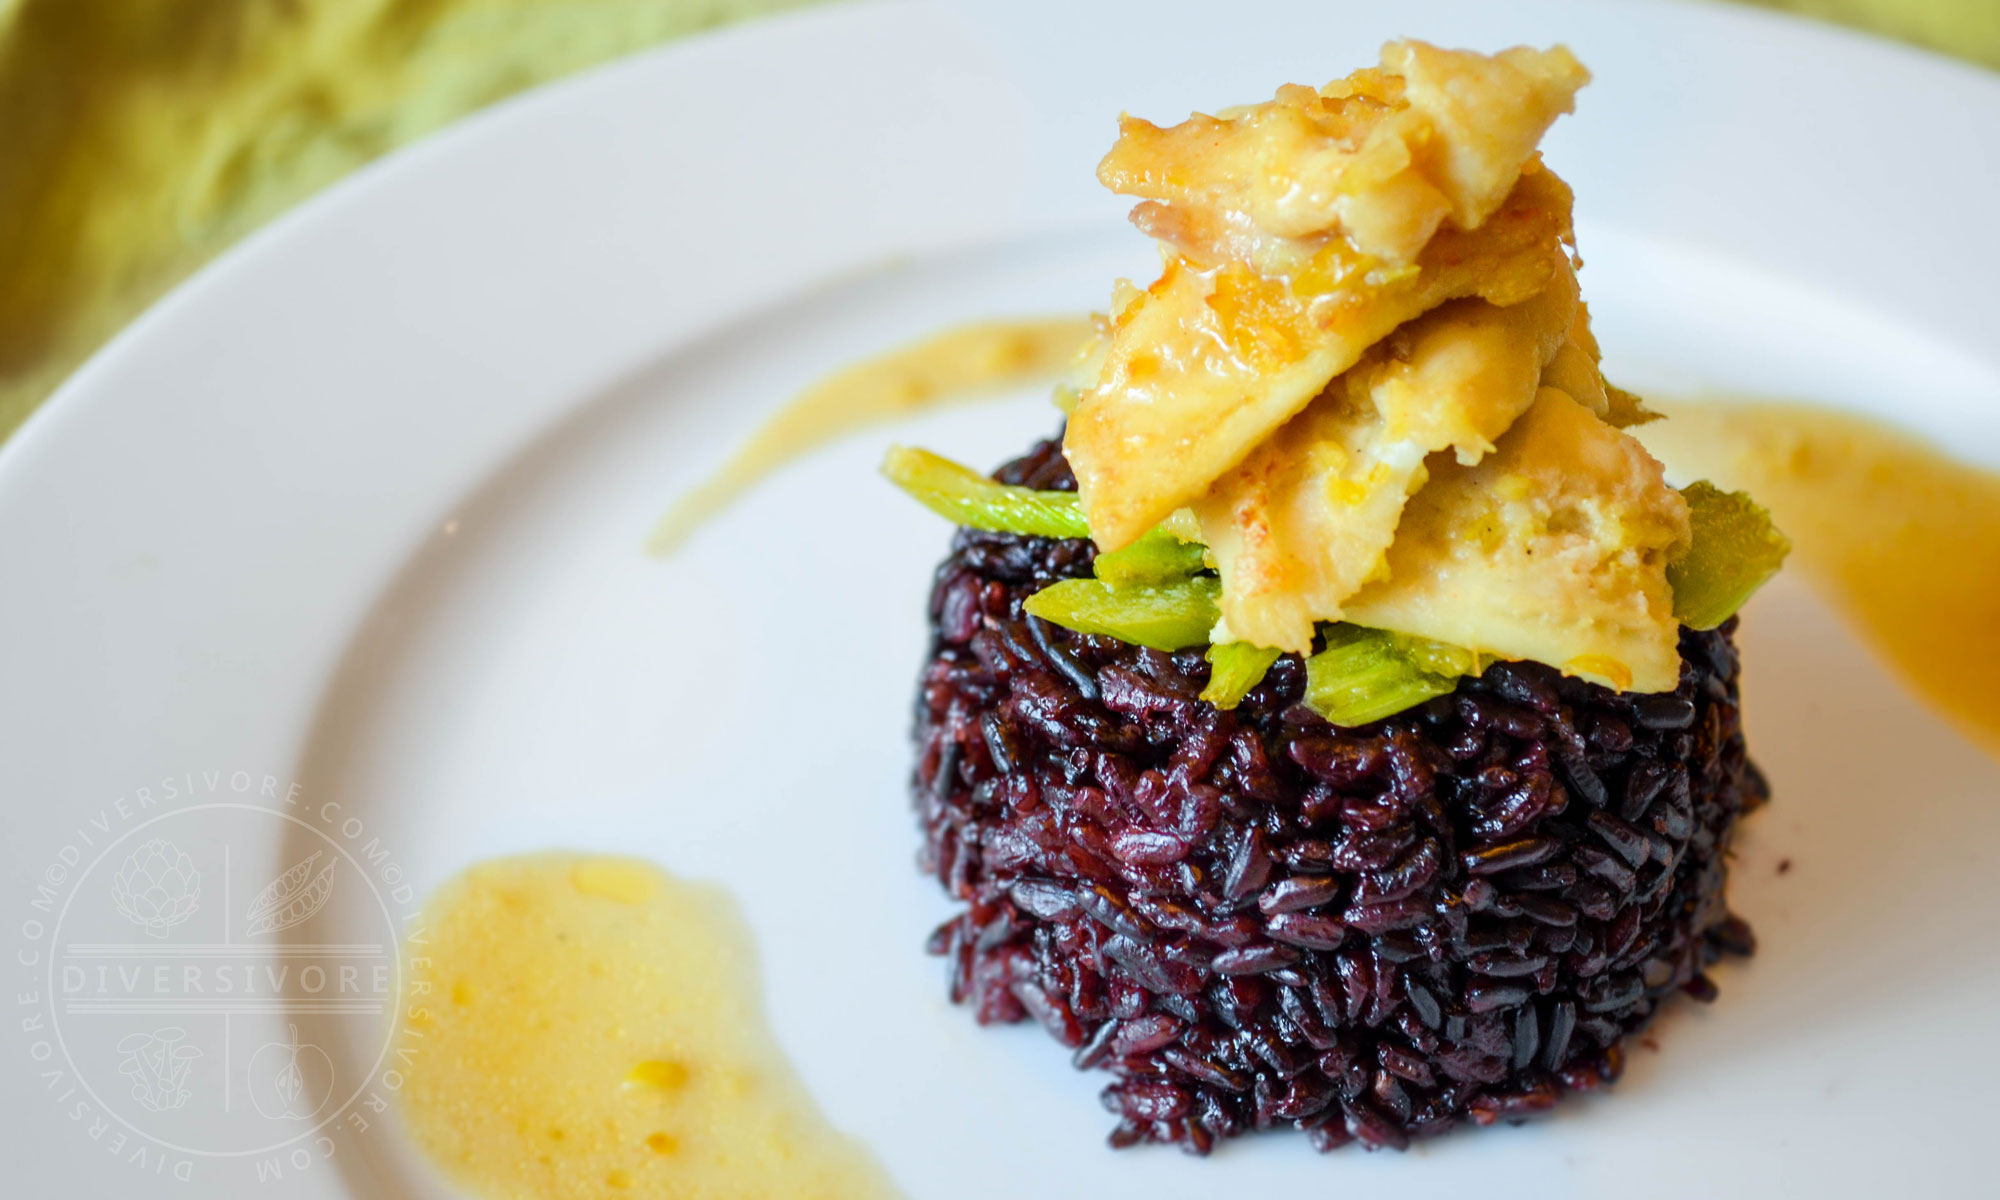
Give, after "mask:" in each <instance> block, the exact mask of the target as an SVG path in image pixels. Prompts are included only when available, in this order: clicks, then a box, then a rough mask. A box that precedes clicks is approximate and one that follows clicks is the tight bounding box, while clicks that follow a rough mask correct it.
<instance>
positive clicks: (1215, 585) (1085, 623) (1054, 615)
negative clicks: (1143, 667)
mask: <svg viewBox="0 0 2000 1200" xmlns="http://www.w3.org/2000/svg"><path fill="white" fill-rule="evenodd" d="M1221 592H1222V584H1221V581H1219V580H1217V579H1215V578H1213V577H1211V576H1199V577H1196V578H1194V579H1183V580H1180V581H1178V582H1175V583H1164V584H1127V585H1124V586H1120V585H1118V584H1114V583H1107V582H1105V581H1104V580H1102V579H1065V580H1063V581H1062V582H1060V583H1052V584H1050V585H1049V586H1047V587H1045V588H1043V589H1042V590H1041V591H1039V592H1036V593H1035V594H1034V595H1032V596H1030V597H1028V599H1027V602H1026V603H1025V604H1024V605H1023V607H1025V608H1026V609H1027V610H1028V611H1029V612H1030V613H1032V614H1034V615H1035V616H1038V617H1040V618H1041V619H1042V620H1044V621H1052V622H1054V623H1055V624H1057V625H1060V626H1062V627H1063V628H1064V629H1073V630H1075V631H1076V632H1078V633H1101V634H1108V635H1109V636H1111V637H1115V638H1117V639H1119V640H1120V641H1125V642H1131V643H1133V644H1135V645H1140V646H1150V647H1152V648H1153V649H1155V650H1185V649H1187V648H1188V647H1189V646H1200V645H1202V644H1204V643H1206V642H1207V641H1208V635H1209V631H1210V630H1211V629H1213V628H1214V627H1215V622H1216V621H1217V619H1219V618H1220V617H1221V615H1222V613H1221V610H1220V609H1218V608H1217V607H1216V598H1217V597H1218V596H1219V595H1221Z"/></svg>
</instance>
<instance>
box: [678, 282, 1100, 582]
mask: <svg viewBox="0 0 2000 1200" xmlns="http://www.w3.org/2000/svg"><path fill="white" fill-rule="evenodd" d="M1089 335H1090V320H1089V319H1088V318H1086V317H1051V318H1046V319H1041V320H1024V321H982V322H980V323H978V324H974V325H966V326H963V327H961V328H958V329H952V330H948V331H946V332H944V333H940V334H937V335H935V336H932V337H929V338H925V339H924V340H923V341H920V342H917V343H915V344H914V345H910V346H906V347H903V348H902V349H899V350H892V351H890V352H889V353H887V354H883V355H880V356H878V357H875V358H871V359H867V360H865V361H863V362H859V363H856V364H854V365H853V366H850V367H844V368H842V369H841V370H839V371H836V372H834V373H833V374H832V375H829V376H827V378H826V379H824V380H822V381H821V382H819V383H817V384H815V385H814V386H813V387H811V388H810V389H808V390H807V391H806V392H804V393H803V394H801V395H800V396H799V397H798V398H797V399H795V400H793V401H792V402H791V403H790V404H787V405H786V406H785V407H783V408H781V409H779V410H778V411H777V412H776V413H775V414H773V415H772V417H771V419H770V420H768V421H766V422H765V423H764V425H763V426H762V427H761V428H759V429H758V430H757V432H756V433H754V434H752V435H751V437H750V440H749V441H747V442H745V443H744V444H743V446H742V447H741V448H740V449H738V450H737V451H736V453H735V454H733V455H732V456H730V459H729V461H728V462H726V463H724V464H723V465H722V467H721V469H719V470H718V471H716V473H715V474H713V475H711V476H710V477H709V478H708V479H706V480H704V481H703V482H702V483H700V484H699V485H697V486H696V487H695V488H694V489H693V490H692V491H690V492H688V493H687V495H685V496H683V497H681V498H680V499H679V500H678V501H676V502H675V503H674V506H673V507H672V508H671V509H669V510H667V514H666V516H664V517H662V518H661V519H660V523H659V525H658V526H656V527H655V528H654V530H653V533H652V536H651V537H650V538H648V539H647V542H646V549H647V550H648V551H650V552H651V553H653V554H666V553H668V552H669V551H672V550H673V549H674V548H676V547H677V546H679V545H680V544H681V543H682V542H683V541H685V540H686V539H687V537H688V535H689V534H691V533H693V532H694V531H695V530H696V529H698V528H700V527H701V524H702V523H703V522H704V521H707V520H708V519H709V518H710V517H713V516H715V515H716V514H717V513H719V512H721V511H722V510H723V509H724V508H727V507H728V506H729V505H730V504H731V503H732V502H734V501H735V500H736V498H737V497H738V496H741V495H742V494H743V493H744V492H746V491H748V490H750V488H752V487H754V486H755V485H756V484H757V482H758V481H759V480H761V479H763V478H764V477H765V476H766V475H769V474H770V473H771V472H773V471H775V470H777V469H778V468H780V467H782V466H784V465H785V464H786V463H789V462H791V461H792V460H793V459H796V458H798V457H800V456H801V455H804V454H808V453H810V452H812V451H813V450H815V449H817V448H819V447H820V446H823V445H825V444H826V443H827V442H830V441H832V440H834V439H835V438H837V437H840V436H841V435H843V434H847V433H852V432H853V431H855V430H857V429H863V428H866V427H867V426H870V425H880V424H884V423H886V422H889V421H894V420H897V419H898V418H901V417H906V416H909V415H911V414H913V413H917V412H921V411H923V410H924V409H927V408H935V407H937V406H939V405H942V404H947V403H952V402H955V401H962V400H968V399H975V398H977V397H979V396H980V395H981V394H982V393H991V392H994V391H997V390H999V389H1001V388H1004V387H1007V386H1010V385H1013V384H1018V383H1024V382H1028V381H1030V380H1033V379H1037V378H1046V377H1049V376H1053V375H1054V374H1056V373H1057V372H1058V371H1060V370H1061V369H1062V368H1063V367H1065V366H1068V365H1069V364H1070V363H1071V362H1072V361H1073V360H1075V358H1076V357H1077V353H1078V351H1079V350H1080V349H1081V348H1082V346H1083V344H1084V342H1085V339H1087V338H1088V337H1089Z"/></svg>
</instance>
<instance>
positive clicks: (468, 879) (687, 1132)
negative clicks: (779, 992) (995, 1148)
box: [398, 854, 895, 1200]
mask: <svg viewBox="0 0 2000 1200" xmlns="http://www.w3.org/2000/svg"><path fill="white" fill-rule="evenodd" d="M748 947H749V933H748V931H747V930H746V929H744V928H743V926H742V923H741V921H740V920H739V918H738V917H737V915H736V913H735V910H734V908H733V906H732V905H731V903H730V902H729V900H728V898H727V897H726V896H725V895H723V894H722V893H721V892H720V891H717V890H716V889H713V888H709V887H699V886H694V885H690V884H686V883H682V882H680V881H677V880H675V879H673V878H672V877H670V876H668V875H667V874H666V873H665V872H662V871H661V870H659V869H658V868H656V867H654V866H652V865H651V864H648V863H644V862H639V861H636V860H632V859H624V858H600V857H588V856H577V855H563V854H548V855H536V856H530V857H523V858H506V859H497V860H494V861H490V862H486V863H482V864H480V865H477V866H474V867H472V868H471V869H470V870H468V871H466V872H465V873H464V874H462V875H460V876H459V877H458V878H457V879H455V880H453V881H452V882H450V883H448V884H447V885H445V887H444V888H442V889H441V890H440V891H439V892H438V893H437V895H436V896H434V897H433V898H432V899H431V901H430V904H429V906H428V908H427V909H426V910H425V913H424V917H423V920H422V923H421V926H420V928H419V929H418V930H416V931H414V932H413V933H412V934H411V937H410V938H409V940H408V944H407V945H406V948H405V954H406V957H407V960H408V964H409V969H408V970H407V971H406V978H407V979H408V980H409V983H408V985H407V991H406V993H405V996H404V1000H403V1007H402V1025H401V1027H400V1028H399V1029H398V1049H399V1051H400V1052H401V1056H402V1058H403V1059H404V1060H405V1064H404V1066H403V1068H402V1070H403V1075H404V1085H403V1088H402V1101H403V1116H404V1119H405V1122H406V1124H407V1126H408V1128H409V1130H410V1132H411V1134H412V1135H413V1136H414V1138H415V1140H416V1142H417V1143H418V1144H419V1145H420V1146H422V1147H423V1148H424V1150H425V1151H427V1152H428V1153H429V1154H430V1155H431V1156H432V1157H433V1158H434V1159H435V1160H436V1161H437V1162H438V1163H439V1164H440V1165H441V1166H442V1167H443V1168H444V1169H445V1171H446V1172H447V1173H449V1174H450V1175H451V1176H452V1177H453V1178H454V1179H455V1180H456V1181H458V1182H459V1183H460V1184H461V1185H462V1186H464V1187H465V1188H467V1189H468V1190H469V1191H471V1192H473V1193H475V1194H477V1195H481V1196H488V1197H494V1198H495V1200H582V1198H585V1197H590V1198H603V1197H613V1198H616V1197H628V1196H646V1197H663V1196H671V1197H675V1198H677V1200H705V1198H708V1197H744V1196H759V1197H763V1196H772V1197H775V1196H785V1197H795V1196H796V1197H818V1198H823V1200H862V1198H882V1197H890V1196H893V1195H894V1194H895V1189H894V1188H893V1186H892V1185H891V1184H890V1183H889V1182H888V1179H887V1176H886V1175H884V1174H883V1172H882V1170H881V1169H880V1168H879V1167H878V1166H877V1165H876V1164H875V1163H874V1161H873V1159H872V1158H871V1157H870V1156H869V1154H868V1152H867V1151H866V1150H865V1149H864V1148H863V1147H862V1146H861V1145H860V1144H858V1143H856V1142H854V1141H852V1140H850V1139H848V1138H846V1137H844V1136H843V1135H841V1134H839V1133H838V1132H836V1131H835V1130H833V1129H832V1128H831V1127H830V1126H828V1125H827V1124H826V1122H825V1121H824V1120H823V1119H822V1118H821V1117H820V1116H819V1114H818V1112H817V1111H816V1110H815V1109H814V1107H813V1103H812V1101H811V1099H810V1098H809V1097H808V1096H807V1095H806V1094H805V1092H804V1091H803V1089H801V1087H800V1086H799V1084H798V1082H797V1081H796V1080H795V1079H794V1078H793V1076H792V1073H791V1069H790V1067H789V1066H788V1065H787V1064H786V1063H785V1061H784V1059H783V1057H782V1056H781V1054H780V1053H779V1052H778V1050H777V1049H776V1047H775V1046H774V1045H773V1044H772V1041H771V1038H770V1035H769V1033H768V1032H767V1031H766V1030H765V1028H764V1025H763V1020H762V1016H761V1009H762V1006H761V1004H760V1002H759V1000H758V996H757V981H756V978H755V971H754V965H753V962H752V959H751V955H750V953H749V950H748Z"/></svg>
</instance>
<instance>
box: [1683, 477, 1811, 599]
mask: <svg viewBox="0 0 2000 1200" xmlns="http://www.w3.org/2000/svg"><path fill="white" fill-rule="evenodd" d="M1681 495H1682V496H1684V497H1686V499H1687V502H1688V516H1689V523H1690V525H1691V526H1692V527H1693V531H1694V539H1693V543H1692V544H1691V545H1690V546H1689V547H1688V552H1687V553H1686V554H1684V555H1682V556H1681V557H1680V558H1679V559H1677V560H1675V561H1674V562H1671V563H1668V564H1667V582H1668V583H1669V584H1671V585H1672V586H1673V589H1674V616H1675V618H1677V619H1678V620H1679V621H1680V623H1681V624H1683V625H1685V626H1687V627H1688V628H1690V629H1713V628H1715V627H1716V626H1717V625H1720V624H1722V623H1723V622H1724V621H1727V620H1728V619H1729V618H1730V617H1732V616H1734V615H1735V614H1736V610H1737V609H1739V608H1742V607H1743V603H1744V601H1746V600H1748V599H1750V596H1751V594H1752V593H1754V592H1756V590H1757V589H1758V588H1760V587H1763V586H1764V585H1765V584H1766V583H1769V582H1770V580H1771V576H1773V575H1776V574H1777V573H1778V568H1779V567H1780V566H1782V565H1784V561H1785V555H1786V554H1787V553H1788V552H1789V551H1790V550H1791V548H1792V543H1791V542H1790V541H1789V540H1787V539H1786V537H1785V535H1784V534H1782V533H1780V532H1778V528H1777V526H1775V525H1773V524H1771V514H1770V513H1768V512H1766V511H1764V509H1763V508H1762V506H1760V505H1759V504H1758V503H1757V502H1756V501H1754V500H1752V499H1751V498H1750V497H1748V496H1746V495H1744V494H1743V493H1742V492H1725V491H1723V490H1722V489H1721V488H1719V487H1716V486H1715V485H1714V484H1712V483H1709V482H1708V481H1707V480H1702V481H1700V482H1697V483H1691V484H1689V485H1687V486H1686V487H1684V488H1682V489H1681Z"/></svg>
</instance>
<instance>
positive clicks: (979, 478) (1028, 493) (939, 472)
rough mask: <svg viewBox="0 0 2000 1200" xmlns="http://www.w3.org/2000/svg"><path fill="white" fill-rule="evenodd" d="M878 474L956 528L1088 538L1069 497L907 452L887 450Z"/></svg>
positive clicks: (934, 456) (906, 449)
mask: <svg viewBox="0 0 2000 1200" xmlns="http://www.w3.org/2000/svg"><path fill="white" fill-rule="evenodd" d="M882 474H884V475H886V476H888V477H889V482H891V483H893V484H895V485H896V486H897V487H899V488H902V489H903V490H904V491H906V492H908V493H909V494H910V495H912V496H914V497H915V498H916V499H917V501H918V502H919V503H921V504H922V505H923V506H924V507H926V508H928V509H930V510H931V511H932V512H934V513H936V514H938V515H939V516H941V517H944V518H945V519H946V520H949V521H953V522H956V523H957V524H960V525H970V526H971V527H972V528H974V529H988V530H992V531H993V532H995V533H1025V534H1033V535H1035V536H1037V537H1052V538H1080V537H1089V536H1090V526H1089V525H1087V524H1086V523H1085V522H1084V519H1083V506H1082V504H1081V503H1079V502H1078V500H1077V498H1076V493H1074V492H1038V491H1036V490H1035V489H1033V488H1024V487H1015V486H1013V485H1011V484H1005V483H997V482H995V481H993V480H992V479H989V478H987V477H986V476H984V475H981V474H980V473H979V472H977V471H975V470H973V469H972V468H970V467H966V466H961V465H960V464H958V463H955V462H953V461H951V460H950V459H948V458H945V457H943V456H942V455H937V454H932V453H931V452H930V451H928V450H917V449H914V448H912V447H909V446H891V447H889V453H888V455H887V456H886V457H884V458H883V459H882Z"/></svg>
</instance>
